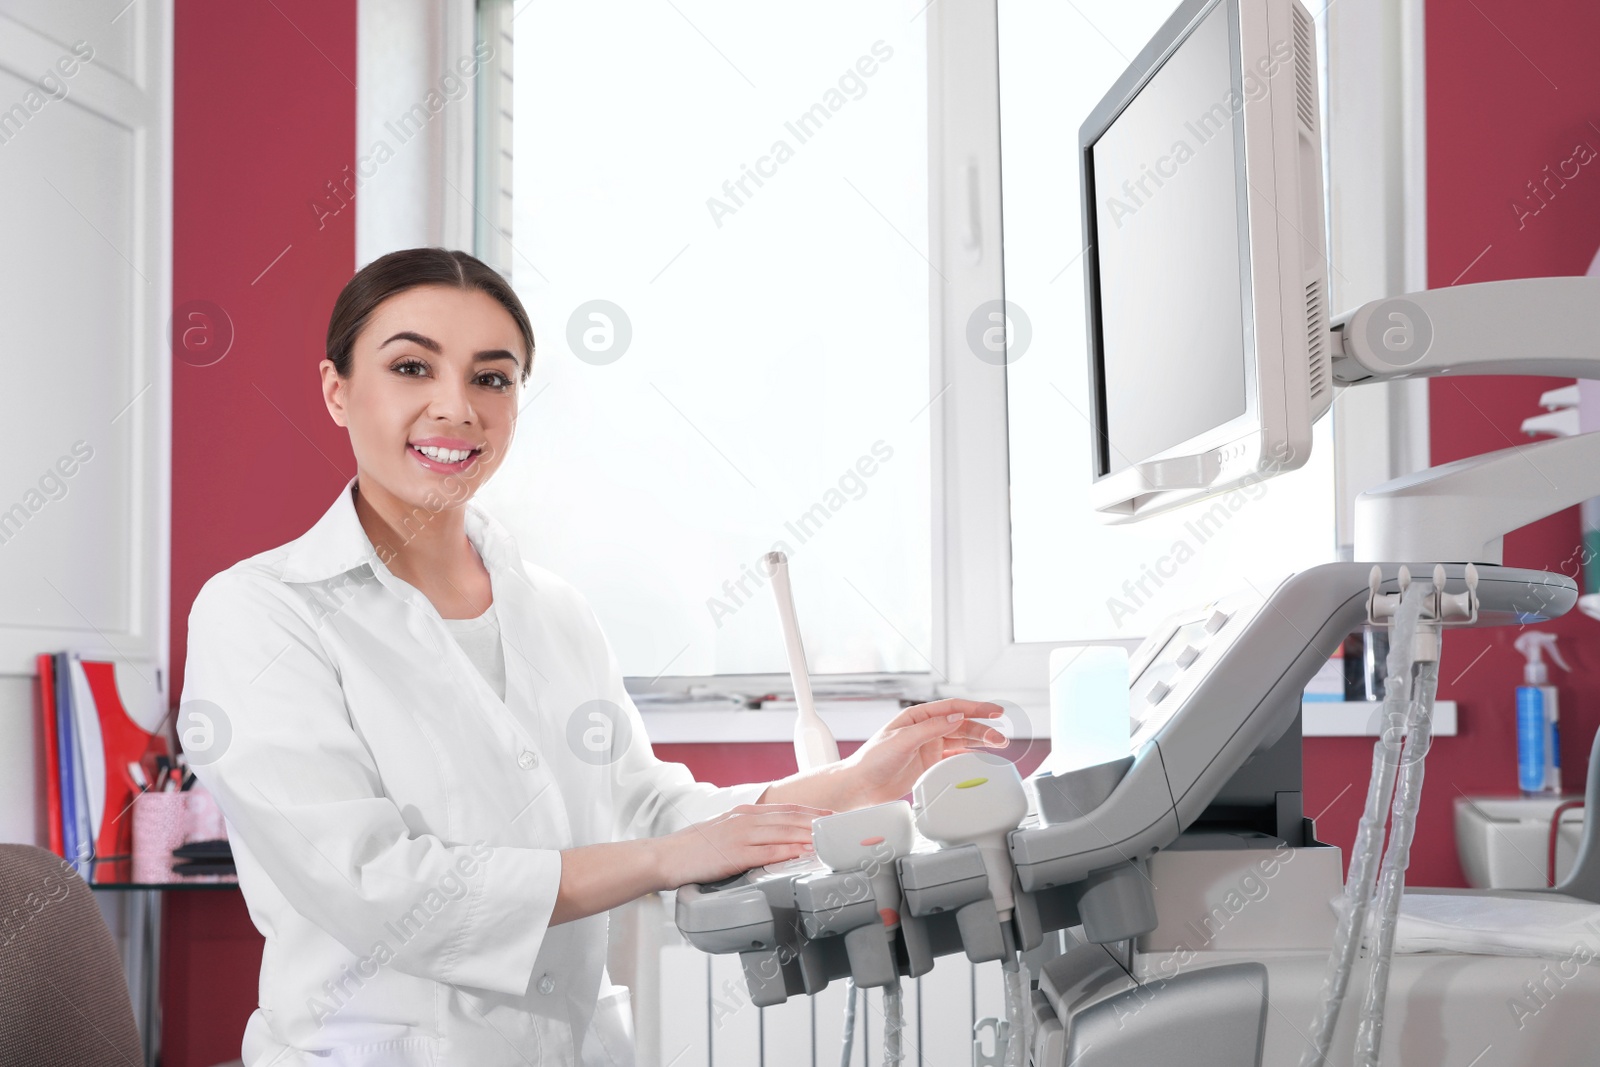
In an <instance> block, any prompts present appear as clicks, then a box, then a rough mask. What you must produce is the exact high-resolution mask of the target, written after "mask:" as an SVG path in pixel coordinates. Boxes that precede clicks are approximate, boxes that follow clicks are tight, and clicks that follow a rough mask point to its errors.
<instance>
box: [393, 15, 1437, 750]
mask: <svg viewBox="0 0 1600 1067" xmlns="http://www.w3.org/2000/svg"><path fill="white" fill-rule="evenodd" d="M370 3H371V0H364V4H363V8H364V9H365V8H366V7H367V5H368V4H370ZM1311 6H1312V7H1315V6H1316V5H1315V3H1314V2H1313V3H1312V4H1311ZM405 7H406V8H409V10H410V13H411V17H413V18H415V19H417V20H418V22H419V25H420V24H421V23H423V22H427V23H429V24H430V28H431V29H434V30H435V32H439V31H442V39H441V40H440V47H439V48H438V50H437V53H436V54H438V55H439V56H440V57H441V59H443V58H444V57H448V56H452V55H456V54H459V53H464V52H466V51H468V50H470V47H471V42H472V40H473V38H472V34H473V32H474V29H473V27H474V20H475V8H476V5H475V4H474V3H473V2H472V0H445V3H444V5H443V18H442V19H440V20H439V21H433V20H432V19H430V18H429V17H428V15H427V14H425V13H424V12H426V11H427V10H428V5H426V4H422V3H416V4H411V5H405ZM393 10H394V9H392V8H386V9H385V11H386V14H388V13H389V12H391V11H393ZM1422 10H1423V9H1422V0H1400V2H1399V3H1394V2H1392V0H1341V2H1340V3H1338V4H1333V5H1328V6H1327V7H1325V8H1323V9H1322V10H1321V11H1320V12H1317V21H1318V26H1319V34H1320V37H1321V41H1322V44H1323V47H1324V52H1323V64H1324V67H1323V70H1324V83H1323V86H1324V88H1323V96H1324V103H1323V107H1324V123H1325V127H1326V131H1327V132H1326V137H1327V141H1328V144H1329V146H1330V149H1329V152H1328V158H1327V166H1328V169H1329V179H1330V180H1329V181H1328V183H1327V186H1328V188H1329V189H1330V190H1334V191H1336V194H1337V195H1336V196H1334V199H1333V201H1332V205H1333V207H1332V213H1331V215H1332V217H1331V220H1330V231H1331V233H1330V248H1331V250H1332V255H1333V261H1334V265H1335V267H1336V270H1335V271H1334V272H1333V273H1332V276H1331V278H1330V291H1331V298H1332V301H1331V306H1332V308H1333V309H1334V311H1335V313H1336V314H1337V313H1340V312H1343V311H1346V310H1349V309H1351V308H1353V307H1355V306H1357V305H1358V304H1359V303H1361V302H1364V301H1366V300H1370V299H1373V298H1375V297H1378V296H1381V295H1385V294H1395V293H1401V292H1407V291H1413V290H1417V289H1421V288H1425V287H1426V242H1425V236H1426V234H1425V222H1426V204H1425V200H1424V193H1425V178H1426V174H1425V169H1424V167H1425V145H1426V141H1425V137H1424V103H1425V101H1424V84H1423V41H1424V39H1423V33H1422ZM997 15H998V8H997V0H982V2H980V3H972V4H938V3H935V4H931V5H929V6H928V8H927V9H926V10H925V11H924V12H923V14H922V15H921V16H920V17H921V18H923V19H924V20H926V26H927V33H928V79H929V86H928V89H929V99H928V105H929V127H928V151H929V160H928V163H929V242H930V248H929V260H930V263H931V264H932V267H933V269H932V270H930V272H929V287H930V293H931V296H930V307H929V316H930V345H931V346H932V351H931V354H930V355H931V359H930V368H929V396H930V398H931V406H930V415H931V416H932V417H931V419H930V432H931V434H932V442H931V446H932V447H931V455H932V475H933V486H932V493H931V499H932V514H931V516H930V521H931V523H932V546H933V551H932V559H933V573H932V575H931V576H930V578H931V582H932V604H933V633H934V647H933V660H934V665H935V667H936V668H937V672H936V673H934V674H930V675H906V674H897V675H885V676H881V677H874V678H870V679H869V678H868V677H866V676H850V678H849V679H846V678H844V677H840V678H837V679H830V680H834V681H840V682H844V681H866V680H877V681H881V682H885V683H891V684H896V683H897V684H899V685H901V686H903V687H904V688H905V691H906V692H908V693H911V694H916V693H924V694H925V695H928V696H932V695H940V696H969V697H973V698H977V699H990V700H995V699H998V700H1009V701H1012V702H1014V703H1016V704H1018V705H1019V706H1021V707H1022V708H1023V709H1024V711H1025V712H1026V714H1027V718H1028V719H1029V720H1030V721H1029V722H1027V723H1017V724H1016V726H1017V730H1018V734H1019V736H1026V735H1027V734H1028V733H1029V732H1031V733H1032V734H1033V735H1034V736H1042V735H1043V734H1044V732H1045V723H1044V707H1045V704H1046V697H1045V681H1046V673H1047V660H1048V656H1049V652H1050V650H1051V649H1052V648H1055V647H1059V645H1062V644H1074V643H1090V642H1017V641H1015V640H1013V638H1012V633H1013V627H1012V603H1011V515H1010V500H1009V485H1008V481H1009V479H1008V477H1007V472H1008V449H1009V442H1008V436H1007V424H1006V382H1005V369H1004V368H1003V367H996V366H992V365H990V364H986V363H983V362H981V361H979V360H976V359H974V358H972V356H971V353H970V352H969V351H968V350H967V348H966V342H965V333H966V323H967V317H968V316H969V314H970V313H971V311H972V309H973V308H976V307H977V306H978V305H980V304H982V303H984V302H986V301H990V300H996V299H1001V298H1002V297H1003V295H1004V278H1003V275H1002V261H1001V240H1002V233H1001V205H1000V168H1001V158H1000V141H999V114H1000V110H999V105H1000V101H999V67H998V33H997ZM391 17H392V16H391ZM433 18H438V15H437V14H434V15H433ZM364 54H366V53H364ZM384 76H385V75H384V74H383V72H382V70H381V64H378V63H369V64H367V65H366V66H364V68H363V74H362V77H363V80H364V81H365V79H368V78H382V77H384ZM474 110H475V107H468V108H461V109H460V111H459V115H460V116H462V117H464V118H466V119H467V121H468V124H469V125H470V116H471V115H472V114H473V111H474ZM441 141H442V142H443V143H442V144H441V145H440V149H439V151H440V156H439V158H438V160H437V161H436V165H435V173H436V174H437V175H440V176H444V175H448V176H449V177H450V185H453V186H454V188H453V189H452V188H450V186H447V185H446V184H445V183H444V182H443V180H442V178H439V179H436V180H435V182H434V184H433V189H434V190H435V193H436V195H438V196H439V197H440V199H441V200H443V199H445V198H446V196H448V198H449V199H451V200H455V201H457V203H456V205H455V206H454V208H453V210H452V209H447V211H446V214H445V215H444V216H443V217H444V219H445V220H446V221H445V224H444V225H443V226H442V227H441V230H440V231H439V232H438V237H439V239H440V240H441V241H443V242H444V243H447V244H451V245H453V246H455V247H473V246H474V244H475V242H474V238H473V230H474V229H475V228H476V227H474V225H473V222H474V219H475V218H477V217H479V216H481V215H482V214H483V208H484V207H485V205H478V204H471V203H465V202H462V200H463V198H462V197H461V196H460V195H459V194H460V193H464V194H466V196H467V197H474V196H482V195H487V194H485V193H483V192H480V190H479V189H478V188H477V185H478V184H479V183H475V181H474V178H473V175H474V166H475V164H474V160H475V148H476V146H475V141H474V138H473V137H471V136H463V135H462V134H461V133H460V130H459V127H456V128H454V129H452V130H451V131H449V132H448V133H447V135H446V136H444V137H442V138H441ZM458 191H459V192H458ZM1330 195H1331V196H1332V195H1333V194H1330ZM467 208H471V211H470V212H468V211H466V209H467ZM417 210H419V211H420V210H423V209H421V208H418V209H417ZM434 210H435V211H436V212H437V210H438V209H437V207H435V209H434ZM489 214H490V215H493V212H492V210H491V211H490V213H489ZM433 217H435V218H439V217H440V216H439V215H437V214H435V215H434V216H433ZM420 221H421V219H420V217H419V222H420ZM484 251H485V252H486V253H487V254H490V255H493V250H487V249H486V250H484ZM1332 417H1333V419H1334V441H1335V448H1336V450H1337V455H1336V457H1335V483H1336V493H1337V498H1338V499H1337V508H1336V514H1337V522H1338V544H1339V550H1340V553H1341V555H1342V556H1346V557H1347V556H1348V555H1349V553H1350V549H1351V545H1352V542H1353V528H1354V523H1353V504H1354V500H1355V497H1356V495H1357V494H1358V493H1359V492H1360V491H1362V490H1364V489H1366V488H1369V487H1371V486H1373V485H1376V484H1379V483H1380V482H1383V481H1387V480H1388V479H1390V478H1394V477H1398V476H1400V475H1402V474H1405V473H1408V472H1410V471H1414V470H1418V469H1421V468H1423V467H1426V466H1427V465H1428V462H1429V461H1428V409H1427V386H1426V383H1425V382H1421V383H1417V382H1403V383H1393V384H1389V385H1383V386H1366V387H1363V388H1361V389H1356V390H1347V391H1342V392H1341V393H1340V394H1339V396H1338V397H1337V398H1336V400H1335V403H1334V408H1333V413H1332ZM1120 643H1123V644H1129V645H1131V644H1136V643H1137V641H1136V640H1129V639H1124V640H1122V641H1121V642H1120ZM674 681H675V682H680V683H682V684H683V685H684V686H686V687H687V686H689V685H699V686H704V687H706V688H708V689H710V690H718V691H734V692H750V691H760V690H764V689H765V690H771V689H777V688H782V687H783V686H784V685H786V681H787V680H786V679H785V678H783V677H782V676H781V675H742V676H722V675H719V676H713V677H707V678H696V679H674Z"/></svg>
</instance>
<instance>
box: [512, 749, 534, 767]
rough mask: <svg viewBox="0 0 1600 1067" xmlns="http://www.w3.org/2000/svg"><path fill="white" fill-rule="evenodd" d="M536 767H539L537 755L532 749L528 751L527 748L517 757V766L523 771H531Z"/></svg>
mask: <svg viewBox="0 0 1600 1067" xmlns="http://www.w3.org/2000/svg"><path fill="white" fill-rule="evenodd" d="M538 765H539V754H538V753H536V752H534V751H533V750H532V749H528V748H525V749H523V750H522V754H521V755H520V756H518V757H517V766H518V767H521V768H522V769H523V770H525V771H526V770H531V769H532V768H534V767H537V766H538Z"/></svg>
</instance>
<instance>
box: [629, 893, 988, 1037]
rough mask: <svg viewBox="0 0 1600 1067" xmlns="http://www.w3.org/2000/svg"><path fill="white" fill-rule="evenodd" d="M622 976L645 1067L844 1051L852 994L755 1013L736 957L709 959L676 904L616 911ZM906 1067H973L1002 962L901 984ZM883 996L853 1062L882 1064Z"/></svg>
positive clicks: (828, 994) (639, 904) (862, 1005)
mask: <svg viewBox="0 0 1600 1067" xmlns="http://www.w3.org/2000/svg"><path fill="white" fill-rule="evenodd" d="M608 966H609V970H610V973H611V978H612V980H613V981H614V982H616V983H617V984H619V985H626V986H628V987H629V990H630V992H631V994H632V997H633V1013H634V1034H635V1041H636V1044H637V1048H638V1064H639V1067H836V1065H838V1064H839V1062H840V1061H839V1057H840V1052H841V1049H842V1042H843V1026H844V1006H845V984H844V982H842V981H836V982H833V983H830V984H829V986H828V988H827V989H825V990H823V991H822V992H821V993H820V994H818V995H817V996H814V997H791V998H790V999H789V1000H788V1001H787V1002H786V1003H784V1004H780V1005H777V1006H775V1007H771V1008H758V1007H756V1006H755V1005H753V1004H751V1003H750V995H749V993H748V991H747V990H746V988H745V983H744V972H743V970H742V969H741V967H740V965H739V957H738V956H736V955H716V956H712V955H707V954H706V953H704V952H701V951H700V950H699V949H697V948H694V947H693V946H691V945H689V944H687V943H686V942H685V941H684V940H683V938H682V936H681V935H680V934H679V933H678V930H677V927H676V926H675V925H674V924H673V922H672V914H671V898H670V897H666V898H662V897H655V896H652V897H645V898H643V899H641V900H639V901H635V902H634V903H633V904H630V905H628V906H626V907H624V908H619V909H617V911H615V912H613V913H612V942H611V952H610V959H609V965H608ZM900 988H901V991H902V993H903V997H902V1000H903V1001H904V1005H905V1031H904V1033H903V1035H902V1038H901V1047H902V1049H903V1050H904V1056H905V1058H904V1060H903V1062H904V1064H905V1065H906V1067H968V1065H969V1064H971V1062H972V1026H973V1023H975V1022H976V1021H977V1020H978V1019H982V1018H984V1017H987V1016H995V1017H999V1018H1004V1016H1005V1007H1004V1002H1003V999H1002V997H1003V990H1004V987H1003V985H1002V981H1001V972H1000V964H999V963H998V962H994V963H981V964H976V965H974V964H971V963H969V962H967V960H966V959H965V958H963V957H961V956H944V957H941V958H940V959H939V960H938V962H937V964H936V965H935V966H934V968H933V970H932V971H931V972H929V973H928V974H926V975H923V976H922V977H921V978H911V979H905V980H903V981H902V982H901V985H900ZM883 1030H884V1015H883V994H882V991H881V990H877V989H868V990H863V991H861V993H860V994H859V995H858V998H857V1001H856V1028H855V1034H856V1038H855V1049H854V1052H853V1055H852V1057H851V1060H850V1062H851V1064H854V1065H858V1067H869V1065H874V1064H878V1063H880V1062H881V1061H882V1059H883Z"/></svg>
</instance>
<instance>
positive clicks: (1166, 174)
mask: <svg viewBox="0 0 1600 1067" xmlns="http://www.w3.org/2000/svg"><path fill="white" fill-rule="evenodd" d="M1232 39H1233V34H1232V33H1231V32H1230V29H1229V5H1228V4H1227V3H1219V4H1217V5H1216V6H1215V7H1214V8H1213V9H1212V10H1211V12H1210V14H1208V15H1206V16H1205V17H1204V18H1203V19H1202V20H1201V21H1200V22H1199V23H1198V25H1196V26H1195V28H1194V30H1193V31H1192V32H1191V33H1190V34H1189V36H1188V38H1187V39H1186V40H1184V41H1183V42H1182V43H1181V44H1179V45H1178V47H1177V49H1176V50H1175V51H1174V52H1173V53H1172V54H1171V55H1170V56H1169V57H1168V58H1167V60H1166V61H1165V62H1164V63H1163V64H1162V65H1161V68H1160V69H1159V70H1157V71H1156V72H1155V74H1154V75H1153V76H1152V77H1151V78H1150V80H1149V81H1148V82H1147V83H1146V84H1145V85H1144V87H1143V88H1142V89H1140V90H1139V91H1138V93H1137V95H1135V96H1134V97H1133V99H1132V100H1131V101H1130V102H1129V104H1128V106H1127V107H1126V108H1125V109H1124V110H1123V111H1122V113H1121V114H1120V115H1118V116H1117V117H1116V118H1115V119H1114V120H1112V122H1111V124H1110V126H1109V127H1108V128H1107V129H1106V131H1105V132H1104V133H1103V134H1102V135H1101V136H1100V138H1099V139H1098V140H1097V141H1096V142H1094V143H1093V144H1092V145H1091V146H1090V147H1089V149H1088V151H1089V157H1088V167H1089V177H1090V179H1091V182H1092V187H1093V196H1094V209H1093V217H1092V225H1093V227H1094V230H1093V233H1092V235H1091V237H1090V240H1091V241H1092V242H1093V244H1094V254H1095V256H1096V257H1097V258H1096V263H1095V265H1094V266H1095V268H1096V269H1095V271H1094V272H1093V277H1094V278H1095V282H1096V284H1094V288H1093V290H1092V300H1093V301H1094V302H1095V303H1096V304H1097V305H1098V306H1097V307H1096V308H1092V309H1091V310H1092V312H1093V313H1094V314H1095V317H1096V318H1097V320H1098V338H1097V340H1098V345H1097V346H1096V348H1097V350H1096V351H1094V352H1093V353H1092V354H1091V355H1092V358H1094V359H1095V360H1096V361H1097V364H1098V373H1097V375H1096V378H1097V381H1098V384H1099V395H1098V396H1097V397H1096V398H1095V402H1096V403H1097V405H1098V406H1099V411H1100V416H1101V421H1100V425H1101V439H1100V440H1099V441H1097V442H1096V445H1097V449H1098V453H1099V455H1098V457H1097V466H1098V467H1099V469H1098V471H1097V472H1096V473H1097V476H1100V477H1104V476H1105V475H1109V474H1115V473H1116V472H1118V471H1120V470H1123V469H1124V468H1127V467H1129V466H1132V465H1134V464H1137V463H1142V462H1144V461H1146V460H1148V459H1151V458H1153V457H1155V456H1157V455H1159V454H1160V453H1162V452H1164V451H1166V450H1167V449H1170V448H1172V447H1174V446H1176V445H1180V444H1182V443H1183V442H1185V441H1188V440H1190V439H1192V438H1194V437H1196V436H1197V435H1199V434H1203V433H1205V432H1206V431H1208V430H1211V429H1212V428H1214V427H1217V426H1221V425H1223V424H1225V423H1227V422H1229V421H1231V420H1233V419H1235V418H1238V417H1239V416H1241V415H1243V414H1244V413H1245V411H1246V407H1247V400H1248V395H1247V392H1246V389H1247V384H1246V380H1245V370H1246V357H1247V354H1248V352H1249V351H1250V345H1251V338H1250V337H1249V336H1248V334H1247V329H1248V326H1247V324H1248V322H1249V321H1250V318H1249V316H1248V314H1247V307H1248V301H1249V292H1250V286H1249V278H1248V277H1247V274H1248V269H1249V267H1248V263H1249V260H1248V253H1247V252H1245V251H1242V248H1241V246H1244V247H1245V248H1247V247H1248V246H1247V245H1245V244H1244V242H1245V237H1244V235H1243V234H1242V233H1241V229H1240V223H1241V219H1242V215H1243V211H1242V207H1241V204H1240V187H1241V185H1242V183H1241V181H1240V170H1241V163H1240V161H1239V159H1238V156H1239V154H1240V153H1239V151H1238V149H1239V146H1240V144H1241V143H1242V132H1241V131H1242V118H1241V116H1240V113H1239V111H1238V110H1237V108H1236V107H1235V106H1233V105H1234V104H1235V103H1236V102H1237V101H1238V100H1239V97H1238V96H1237V95H1235V93H1234V71H1235V68H1236V66H1237V61H1236V59H1235V58H1234V53H1236V52H1237V51H1238V48H1237V45H1233V46H1232V47H1230V42H1231V41H1232Z"/></svg>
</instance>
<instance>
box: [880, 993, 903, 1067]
mask: <svg viewBox="0 0 1600 1067" xmlns="http://www.w3.org/2000/svg"><path fill="white" fill-rule="evenodd" d="M905 1025H906V1014H905V1004H904V1002H903V1001H902V1000H901V998H900V979H898V978H896V979H895V980H894V981H893V982H891V983H890V984H889V985H887V986H885V987H884V990H883V1067H898V1065H899V1063H900V1061H901V1060H902V1059H904V1057H905V1054H904V1053H903V1052H902V1051H901V1040H900V1037H901V1031H903V1030H904V1029H905Z"/></svg>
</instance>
